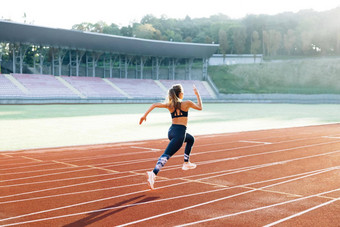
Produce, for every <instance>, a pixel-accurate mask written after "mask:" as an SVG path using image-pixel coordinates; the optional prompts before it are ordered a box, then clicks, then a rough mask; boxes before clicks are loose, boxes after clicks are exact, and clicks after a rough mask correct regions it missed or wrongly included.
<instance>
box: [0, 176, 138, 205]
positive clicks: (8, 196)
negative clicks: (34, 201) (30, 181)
mask: <svg viewBox="0 0 340 227" xmlns="http://www.w3.org/2000/svg"><path fill="white" fill-rule="evenodd" d="M133 176H135V174H132V175H125V176H121V177H115V178H109V179H102V180H96V181H88V182H83V183H79V184H72V185H64V186H59V187H54V188H46V189H41V190H36V191H28V192H23V193H18V194H12V195H6V196H0V199H4V198H10V197H16V196H22V195H28V194H34V193H41V192H46V191H51V190H58V189H64V188H71V187H78V186H82V185H88V184H95V183H99V182H106V181H112V180H117V179H121V178H126V177H133ZM118 187H119V186H116V188H118ZM0 204H2V202H0Z"/></svg>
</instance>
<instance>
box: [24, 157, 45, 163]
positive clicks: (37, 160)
mask: <svg viewBox="0 0 340 227" xmlns="http://www.w3.org/2000/svg"><path fill="white" fill-rule="evenodd" d="M21 157H22V158H24V159H28V160H31V161H36V162H44V161H42V160H40V159H36V158H30V157H26V156H21Z"/></svg>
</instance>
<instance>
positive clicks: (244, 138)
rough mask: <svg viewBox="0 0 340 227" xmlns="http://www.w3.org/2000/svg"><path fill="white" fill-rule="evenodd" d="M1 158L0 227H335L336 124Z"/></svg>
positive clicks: (338, 207) (339, 210)
mask: <svg viewBox="0 0 340 227" xmlns="http://www.w3.org/2000/svg"><path fill="white" fill-rule="evenodd" d="M167 143H168V141H167V140H152V141H140V142H130V143H115V144H104V145H95V146H81V147H65V148H55V149H38V150H25V151H19V152H4V153H1V154H0V176H1V178H0V188H1V190H0V226H118V225H120V226H189V225H195V226H274V225H275V226H339V222H340V201H339V199H340V124H332V125H321V126H310V127H300V128H288V129H275V130H262V131H252V132H240V133H227V134H217V135H205V136H196V142H195V146H194V149H193V152H192V155H191V161H192V162H194V163H197V164H198V166H197V168H196V169H194V170H188V171H183V170H182V169H181V165H182V162H183V148H182V149H181V150H180V151H179V152H177V154H176V155H175V156H174V157H172V158H171V159H170V160H169V161H168V163H167V164H166V166H165V167H164V168H163V169H162V170H161V172H160V173H159V174H158V177H157V180H156V183H155V187H156V190H153V191H151V190H149V189H148V187H147V184H146V180H145V171H146V170H152V169H153V167H154V165H155V163H156V161H157V159H158V157H159V156H160V155H161V154H162V153H163V150H164V148H165V147H166V145H167Z"/></svg>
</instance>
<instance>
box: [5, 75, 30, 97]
mask: <svg viewBox="0 0 340 227" xmlns="http://www.w3.org/2000/svg"><path fill="white" fill-rule="evenodd" d="M24 95H25V94H24V93H23V92H22V91H21V90H20V89H19V88H18V87H16V86H15V85H14V84H13V83H12V82H11V81H10V80H9V79H7V78H6V77H5V76H4V75H1V74H0V96H1V97H22V96H24Z"/></svg>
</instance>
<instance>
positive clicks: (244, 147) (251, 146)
mask: <svg viewBox="0 0 340 227" xmlns="http://www.w3.org/2000/svg"><path fill="white" fill-rule="evenodd" d="M315 138H319V137H315ZM310 139H314V138H302V139H295V140H287V141H280V142H277V143H276V144H280V143H289V142H295V141H301V140H310ZM210 145H215V144H210ZM202 146H205V145H202ZM258 146H262V144H258V145H250V146H243V147H236V148H227V149H222V150H217V151H205V152H198V153H193V154H191V156H193V155H200V154H206V153H210V152H212V153H214V152H223V151H230V150H237V149H247V148H254V147H258ZM195 147H198V146H195ZM153 152H154V151H147V152H139V153H136V152H133V153H132V152H130V153H122V154H115V155H110V156H103V157H99V158H98V159H100V158H108V157H117V156H123V155H131V154H144V153H153ZM96 157H98V156H96ZM173 157H182V156H181V155H175V156H173ZM94 159H97V158H93V159H88V158H86V159H85V160H94ZM67 160H68V159H60V160H59V161H67ZM142 160H144V159H137V161H142ZM79 161H84V160H79ZM75 162H76V161H75ZM123 162H131V161H123ZM115 163H117V162H109V163H100V164H96V166H100V165H107V164H115ZM118 163H121V162H118ZM44 165H50V164H49V163H47V164H36V165H29V166H23V165H21V166H17V167H12V168H7V169H0V170H2V171H4V170H11V169H17V168H18V169H19V168H26V167H38V166H44ZM45 170H47V169H45ZM48 170H53V169H48ZM26 172H27V171H26Z"/></svg>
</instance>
